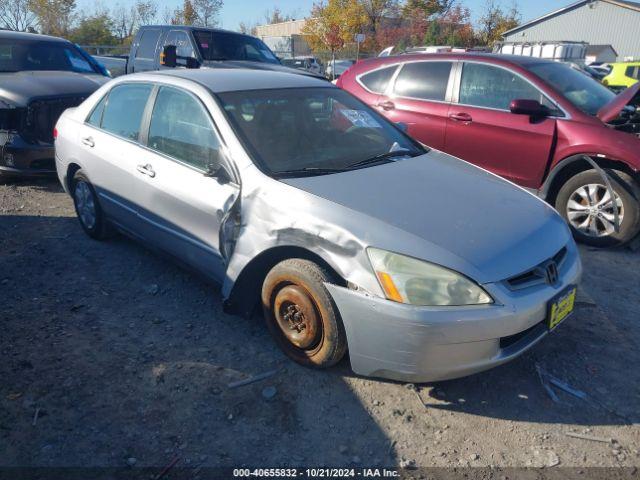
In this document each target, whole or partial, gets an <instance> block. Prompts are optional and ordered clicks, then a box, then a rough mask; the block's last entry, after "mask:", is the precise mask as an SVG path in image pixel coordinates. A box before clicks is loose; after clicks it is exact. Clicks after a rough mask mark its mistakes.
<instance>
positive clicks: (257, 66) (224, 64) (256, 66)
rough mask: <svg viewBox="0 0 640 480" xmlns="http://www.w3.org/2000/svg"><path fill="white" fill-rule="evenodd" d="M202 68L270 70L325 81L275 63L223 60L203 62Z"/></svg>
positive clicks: (303, 71) (321, 77) (297, 69)
mask: <svg viewBox="0 0 640 480" xmlns="http://www.w3.org/2000/svg"><path fill="white" fill-rule="evenodd" d="M203 66H205V67H209V68H248V69H252V70H271V71H274V72H282V73H295V74H298V75H305V76H307V77H313V78H320V79H322V80H326V78H325V77H323V76H322V75H318V74H315V73H313V72H309V71H307V70H301V69H299V68H291V67H285V66H284V65H280V64H277V63H266V62H251V61H248V60H224V61H215V62H214V61H209V60H205V61H204V63H203Z"/></svg>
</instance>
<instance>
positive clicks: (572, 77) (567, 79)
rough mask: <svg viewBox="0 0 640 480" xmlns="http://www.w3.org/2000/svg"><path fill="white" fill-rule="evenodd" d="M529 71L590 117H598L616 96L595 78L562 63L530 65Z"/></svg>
mask: <svg viewBox="0 0 640 480" xmlns="http://www.w3.org/2000/svg"><path fill="white" fill-rule="evenodd" d="M529 70H530V71H531V72H533V73H534V74H536V75H537V76H539V77H540V78H542V79H543V80H544V81H546V82H547V83H548V84H549V85H551V86H552V87H553V88H555V89H556V90H557V91H558V92H559V93H561V94H562V95H564V97H565V98H566V99H567V100H569V101H570V102H571V103H573V105H575V106H576V107H577V108H579V109H580V110H582V111H583V112H585V113H588V114H589V115H596V114H597V113H598V111H599V110H600V109H601V108H602V107H604V106H605V105H606V104H607V103H609V102H610V101H611V100H613V98H614V97H615V96H616V94H615V93H613V92H612V91H611V90H609V89H608V88H606V87H605V86H604V85H602V84H600V83H598V82H597V81H596V80H594V79H593V78H589V77H588V76H587V75H585V74H584V73H581V72H579V71H577V70H574V69H573V68H571V67H569V66H567V65H564V64H562V63H557V62H549V63H538V64H534V65H530V66H529Z"/></svg>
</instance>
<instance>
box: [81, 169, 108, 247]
mask: <svg viewBox="0 0 640 480" xmlns="http://www.w3.org/2000/svg"><path fill="white" fill-rule="evenodd" d="M84 188H86V190H85V191H86V192H87V194H88V195H89V196H90V199H91V201H92V202H93V206H94V211H95V221H94V222H93V223H92V224H90V223H87V222H86V221H85V220H84V217H83V216H82V214H81V211H80V210H81V207H80V201H79V199H78V196H77V193H78V192H79V189H84ZM71 196H72V198H73V206H74V208H75V210H76V215H77V216H78V221H79V222H80V226H81V227H82V229H83V230H84V232H85V233H86V234H87V235H89V236H90V237H91V238H93V239H94V240H105V239H107V238H109V237H110V236H111V235H112V233H113V232H112V229H111V227H110V225H109V223H108V222H107V219H106V217H105V215H104V212H103V211H102V208H101V207H100V203H99V202H98V195H97V194H96V191H95V189H94V188H93V185H92V184H91V182H90V181H89V178H87V176H86V175H85V174H84V172H83V171H82V170H78V171H77V172H76V173H75V174H74V176H73V180H72V183H71ZM88 198H89V197H88Z"/></svg>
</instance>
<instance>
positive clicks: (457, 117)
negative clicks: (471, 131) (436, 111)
mask: <svg viewBox="0 0 640 480" xmlns="http://www.w3.org/2000/svg"><path fill="white" fill-rule="evenodd" d="M449 118H450V119H451V120H453V121H454V122H464V123H471V122H473V117H472V116H471V115H469V114H468V113H452V114H451V115H449Z"/></svg>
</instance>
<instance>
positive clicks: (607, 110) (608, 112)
mask: <svg viewBox="0 0 640 480" xmlns="http://www.w3.org/2000/svg"><path fill="white" fill-rule="evenodd" d="M639 90H640V82H638V83H636V84H635V85H633V86H632V87H629V88H627V89H626V90H625V91H624V92H622V93H620V94H619V95H618V96H617V97H615V98H614V99H613V100H611V101H610V102H609V103H607V104H606V105H605V106H604V107H602V108H601V109H600V110H599V111H598V118H599V119H600V120H602V121H603V122H604V123H609V122H611V121H613V120H615V119H616V117H617V116H618V115H620V111H621V110H622V109H623V108H624V107H625V106H626V105H627V104H628V103H629V102H630V101H631V100H633V97H635V96H636V95H637V93H638V91H639Z"/></svg>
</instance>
